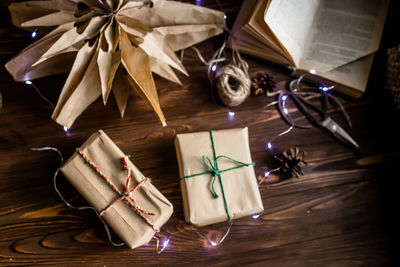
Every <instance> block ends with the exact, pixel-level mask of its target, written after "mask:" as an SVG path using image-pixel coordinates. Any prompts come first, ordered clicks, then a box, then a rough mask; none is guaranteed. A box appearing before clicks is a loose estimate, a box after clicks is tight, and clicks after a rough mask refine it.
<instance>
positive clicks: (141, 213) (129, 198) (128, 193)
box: [76, 148, 159, 232]
mask: <svg viewBox="0 0 400 267" xmlns="http://www.w3.org/2000/svg"><path fill="white" fill-rule="evenodd" d="M76 152H78V154H79V155H80V156H81V157H82V158H83V159H84V160H85V162H86V163H87V164H89V166H91V167H92V168H93V169H94V170H95V171H96V172H97V173H98V174H99V175H100V177H101V178H103V180H105V181H106V182H107V184H108V185H110V187H111V188H112V189H113V190H114V191H115V192H116V193H117V194H118V195H119V196H120V197H119V198H117V199H116V200H114V201H113V202H112V203H111V204H110V205H108V206H107V207H106V208H104V209H103V210H102V211H100V213H99V215H100V216H102V215H103V214H104V213H105V212H107V210H109V209H110V208H112V207H113V206H114V205H116V204H118V203H119V202H121V201H122V200H124V201H125V202H126V203H127V204H128V205H129V206H130V207H131V208H132V209H133V210H134V211H135V212H136V213H137V215H138V216H139V217H140V218H142V219H143V220H144V221H145V222H146V223H147V224H148V225H149V226H151V228H153V230H154V231H156V232H158V231H159V229H157V228H156V227H155V226H154V224H152V223H151V222H150V221H149V220H148V219H147V218H146V217H145V216H144V215H154V213H151V212H147V211H145V210H143V209H141V208H139V206H138V205H137V203H136V201H135V199H134V198H133V197H132V196H131V193H133V192H134V191H135V190H136V189H138V188H140V187H141V186H142V185H144V184H145V183H146V182H147V181H149V180H150V179H149V178H146V179H144V180H142V181H140V182H139V183H138V184H137V185H135V186H134V187H133V188H131V189H129V185H130V181H131V172H132V170H131V168H129V166H128V162H127V157H124V158H122V163H123V166H124V168H125V169H127V170H128V177H127V179H126V185H125V192H124V193H122V192H121V191H120V190H119V189H118V188H117V187H116V186H115V185H114V184H113V182H112V181H111V180H110V179H109V178H107V177H106V176H105V175H104V174H103V173H102V172H101V170H100V169H99V168H98V167H97V166H96V165H95V164H94V163H93V162H92V161H91V160H90V159H89V158H88V157H87V156H86V155H85V154H84V153H83V152H82V150H81V149H79V148H76Z"/></svg>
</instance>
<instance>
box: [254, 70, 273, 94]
mask: <svg viewBox="0 0 400 267" xmlns="http://www.w3.org/2000/svg"><path fill="white" fill-rule="evenodd" d="M274 88H275V82H274V80H273V79H272V77H271V76H270V75H268V73H258V74H257V76H255V77H253V78H252V79H251V91H252V94H253V95H254V96H259V95H267V92H272V91H273V90H274Z"/></svg>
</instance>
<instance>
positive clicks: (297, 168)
mask: <svg viewBox="0 0 400 267" xmlns="http://www.w3.org/2000/svg"><path fill="white" fill-rule="evenodd" d="M278 160H280V161H281V162H282V167H281V170H282V171H283V172H284V173H286V174H288V175H290V176H296V177H297V178H299V177H300V176H301V175H304V172H303V170H302V167H306V166H308V164H307V162H306V161H305V160H304V152H303V151H300V150H299V148H298V147H291V148H289V149H288V150H286V151H284V152H283V153H282V154H281V155H280V158H278Z"/></svg>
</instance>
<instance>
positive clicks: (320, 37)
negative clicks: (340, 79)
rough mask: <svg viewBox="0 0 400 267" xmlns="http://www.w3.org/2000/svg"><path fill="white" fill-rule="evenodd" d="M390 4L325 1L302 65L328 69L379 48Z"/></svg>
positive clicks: (382, 0) (382, 1) (373, 0)
mask: <svg viewBox="0 0 400 267" xmlns="http://www.w3.org/2000/svg"><path fill="white" fill-rule="evenodd" d="M388 4H389V0H348V1H343V0H321V1H320V5H319V8H318V10H317V14H316V16H315V20H314V23H313V25H312V27H311V32H310V33H309V35H308V37H309V39H308V41H307V44H306V45H305V49H304V50H303V52H302V54H303V55H304V56H303V58H302V59H301V61H300V64H299V67H300V68H302V69H307V70H309V69H314V70H317V71H318V72H327V71H330V70H332V69H334V68H337V67H339V66H342V65H344V64H347V63H350V62H352V61H355V60H357V59H359V58H361V57H364V56H366V55H368V54H371V53H373V52H375V51H377V50H378V48H379V43H380V39H381V35H382V31H383V26H384V22H385V18H386V13H387V8H388ZM297 14H302V13H300V11H299V12H298V13H297ZM305 15H306V14H304V15H303V14H302V16H305Z"/></svg>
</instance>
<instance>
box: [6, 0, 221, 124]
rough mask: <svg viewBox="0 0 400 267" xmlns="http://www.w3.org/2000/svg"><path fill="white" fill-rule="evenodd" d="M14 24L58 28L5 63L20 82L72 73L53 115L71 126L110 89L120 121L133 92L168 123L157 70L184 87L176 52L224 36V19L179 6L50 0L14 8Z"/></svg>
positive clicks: (211, 12) (205, 10) (203, 10)
mask: <svg viewBox="0 0 400 267" xmlns="http://www.w3.org/2000/svg"><path fill="white" fill-rule="evenodd" d="M9 10H10V12H11V14H12V20H13V23H14V24H15V25H16V26H19V27H21V28H31V29H32V28H40V27H44V28H48V27H53V28H54V29H53V30H51V31H50V32H48V33H47V34H46V35H45V36H43V37H42V38H41V39H39V40H38V41H36V42H35V43H33V44H31V45H30V46H28V47H27V48H26V49H24V50H23V51H21V52H20V53H19V54H18V55H17V56H16V57H15V58H13V59H12V60H10V61H9V62H8V63H7V64H6V68H7V70H8V71H9V72H10V73H11V75H12V76H13V77H14V79H15V80H16V81H25V80H33V79H36V78H40V77H45V76H48V75H53V74H59V73H63V72H69V75H68V78H67V80H66V81H65V83H64V86H63V88H62V91H61V93H60V96H59V99H58V102H57V105H56V107H55V109H54V112H53V115H52V118H53V119H54V120H55V121H56V122H57V123H59V124H61V125H63V126H66V127H70V126H71V125H72V124H73V122H74V121H75V119H76V118H77V117H78V116H79V115H80V114H81V113H82V112H83V111H84V110H85V109H86V108H87V107H88V106H89V105H90V104H91V103H93V102H94V101H95V100H96V99H97V98H98V97H100V96H101V97H102V100H103V103H104V105H105V104H106V103H107V100H108V97H109V95H110V93H111V91H112V92H113V94H114V96H115V99H116V102H117V106H118V109H119V111H120V114H121V117H123V116H124V113H125V110H126V106H127V102H128V98H129V96H130V95H131V92H135V93H136V94H138V95H139V96H140V97H142V98H144V99H146V100H147V101H148V102H149V104H150V105H151V107H152V108H153V109H154V111H155V113H156V114H157V116H158V118H159V119H160V121H161V122H162V124H163V125H165V117H164V114H163V112H162V110H161V107H160V103H159V100H158V94H157V89H156V86H155V83H154V79H153V75H152V73H156V74H158V75H159V76H161V77H163V78H165V79H168V80H170V81H172V82H175V83H177V84H181V82H180V80H179V78H178V76H177V75H176V73H175V72H174V70H173V69H175V70H178V71H180V72H181V73H183V74H185V75H188V73H187V71H186V70H185V67H184V66H183V65H182V62H181V61H180V60H179V59H178V57H177V56H176V55H175V52H176V51H178V50H181V49H184V48H187V47H190V46H192V45H194V44H196V43H199V42H201V41H203V40H205V39H207V38H209V37H212V36H215V35H217V34H220V33H222V32H223V29H224V27H225V19H224V14H223V13H222V12H219V11H215V10H211V9H208V8H204V7H199V6H195V5H190V4H184V3H180V2H174V1H166V0H153V1H127V0H81V1H78V0H46V1H28V2H19V3H13V4H11V5H10V6H9Z"/></svg>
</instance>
